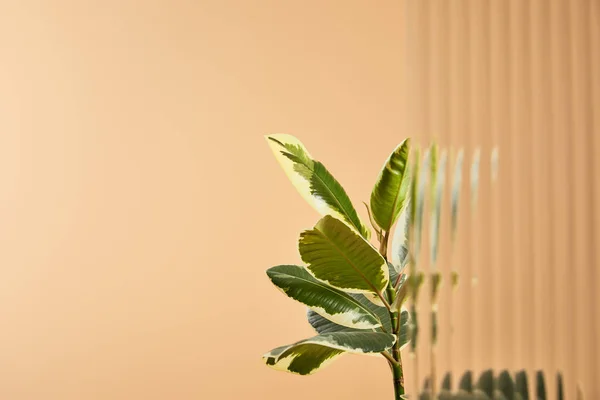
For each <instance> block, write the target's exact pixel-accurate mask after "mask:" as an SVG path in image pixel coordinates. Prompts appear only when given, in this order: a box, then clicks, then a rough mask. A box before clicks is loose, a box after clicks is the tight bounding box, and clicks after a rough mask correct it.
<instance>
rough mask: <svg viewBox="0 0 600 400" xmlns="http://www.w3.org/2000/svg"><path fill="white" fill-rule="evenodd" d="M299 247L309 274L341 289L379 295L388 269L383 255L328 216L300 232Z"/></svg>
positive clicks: (384, 286)
mask: <svg viewBox="0 0 600 400" xmlns="http://www.w3.org/2000/svg"><path fill="white" fill-rule="evenodd" d="M299 249H300V256H301V257H302V261H304V262H305V263H307V269H308V270H309V271H310V272H311V274H313V275H314V276H315V277H316V278H317V279H319V280H321V281H323V282H327V283H328V284H329V285H331V286H334V287H337V288H339V289H342V290H344V291H345V292H348V293H375V294H380V293H381V292H382V291H383V290H384V289H385V288H386V286H387V284H388V281H389V270H388V266H387V263H386V261H385V260H384V259H383V257H382V256H381V255H380V254H379V253H378V252H377V250H376V249H375V248H374V247H373V246H372V245H371V244H370V243H369V242H367V241H366V240H365V239H363V238H362V237H361V236H359V235H358V234H357V233H356V232H355V231H353V230H351V229H350V228H349V227H348V226H346V225H345V224H344V223H342V222H340V221H339V220H337V219H335V218H333V217H331V216H325V217H323V218H322V219H321V220H320V221H319V222H317V224H316V225H315V227H314V229H311V230H308V231H304V232H303V233H302V234H301V235H300V243H299Z"/></svg>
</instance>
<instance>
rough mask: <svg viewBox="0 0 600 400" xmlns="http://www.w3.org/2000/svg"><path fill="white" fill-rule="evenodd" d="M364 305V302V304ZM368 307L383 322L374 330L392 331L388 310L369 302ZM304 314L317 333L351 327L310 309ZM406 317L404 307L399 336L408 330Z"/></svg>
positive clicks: (344, 329)
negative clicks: (339, 323)
mask: <svg viewBox="0 0 600 400" xmlns="http://www.w3.org/2000/svg"><path fill="white" fill-rule="evenodd" d="M353 296H360V295H353ZM362 301H363V302H367V301H368V300H366V299H363V300H362ZM365 305H366V304H365ZM369 307H371V308H372V311H373V312H374V313H375V314H377V315H378V317H379V319H380V320H381V321H382V322H383V326H381V327H379V328H376V329H375V331H376V332H384V333H389V332H391V331H392V321H391V319H390V314H389V312H388V310H387V309H386V308H384V307H378V306H376V305H374V304H371V305H370V306H369ZM306 316H307V319H308V323H309V324H310V325H311V326H312V327H313V329H314V330H315V331H316V332H317V333H331V332H348V331H351V330H353V329H348V328H346V327H344V326H341V325H338V324H336V323H335V322H332V321H330V320H328V319H326V318H324V317H322V316H321V315H319V314H317V313H315V312H314V311H312V310H310V309H309V310H307V312H306ZM408 318H409V313H408V311H407V310H406V309H403V310H402V312H401V318H400V324H401V327H402V328H401V336H402V335H403V334H404V333H406V332H403V331H402V330H403V329H405V330H408ZM406 339H407V340H408V336H407V337H406Z"/></svg>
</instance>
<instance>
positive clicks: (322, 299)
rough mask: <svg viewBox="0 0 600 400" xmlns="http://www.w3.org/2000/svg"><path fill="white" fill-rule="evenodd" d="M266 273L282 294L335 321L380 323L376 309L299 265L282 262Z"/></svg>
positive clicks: (369, 326)
mask: <svg viewBox="0 0 600 400" xmlns="http://www.w3.org/2000/svg"><path fill="white" fill-rule="evenodd" d="M267 275H268V276H269V278H270V279H271V281H272V282H273V284H274V285H275V286H277V287H278V288H279V289H281V291H282V292H283V293H285V294H286V295H288V296H289V297H291V298H292V299H294V300H296V301H299V302H300V303H302V304H304V305H306V306H308V307H309V308H310V309H311V310H313V311H315V312H316V313H318V314H320V315H322V316H323V317H325V318H327V319H329V320H331V321H334V322H335V323H336V324H339V325H342V326H345V327H349V328H356V329H372V328H377V327H379V326H381V322H380V321H379V319H378V318H377V316H376V315H375V314H373V312H372V311H371V310H370V309H369V308H367V307H365V306H364V305H363V304H361V303H360V302H359V301H358V300H356V299H355V298H354V297H352V296H350V295H349V294H347V293H345V292H343V291H341V290H339V289H336V288H334V287H331V286H329V285H327V284H326V283H323V282H321V281H319V280H317V279H315V278H314V277H313V276H312V275H311V274H310V273H309V272H308V271H307V270H306V269H304V268H303V267H300V266H297V265H279V266H276V267H273V268H270V269H269V270H267Z"/></svg>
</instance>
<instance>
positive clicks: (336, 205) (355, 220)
mask: <svg viewBox="0 0 600 400" xmlns="http://www.w3.org/2000/svg"><path fill="white" fill-rule="evenodd" d="M266 139H267V142H268V144H269V146H270V148H271V150H272V151H273V154H274V155H275V158H276V159H277V161H278V162H279V164H280V165H281V167H282V168H283V170H284V171H285V173H286V175H287V176H288V178H289V179H290V180H291V181H292V183H293V185H294V186H295V187H296V189H297V190H298V192H299V193H300V194H301V195H302V197H304V199H305V200H306V201H307V202H308V203H309V204H310V205H311V206H312V207H313V208H314V209H315V210H317V211H318V212H319V213H320V214H321V215H331V216H333V217H336V218H338V219H340V220H341V221H343V222H344V223H346V224H347V225H348V226H350V227H351V228H352V229H354V230H356V231H357V232H359V233H360V234H361V236H363V237H364V238H365V239H367V240H368V239H369V238H370V236H371V231H370V230H369V229H368V228H367V226H366V225H365V224H364V223H363V222H362V221H361V219H360V217H359V216H358V213H357V212H356V209H355V208H354V206H353V205H352V202H351V201H350V198H349V197H348V194H347V193H346V191H345V190H344V188H343V187H342V186H341V185H340V183H339V182H338V181H337V180H336V179H335V178H334V177H333V175H331V173H329V171H328V170H327V169H326V168H325V166H324V165H323V164H322V163H321V162H319V161H317V160H314V159H313V158H312V157H311V155H310V154H309V153H308V151H307V150H306V148H305V147H304V145H303V144H302V143H301V142H300V141H299V140H298V139H296V138H295V137H293V136H291V135H285V134H276V135H268V136H266Z"/></svg>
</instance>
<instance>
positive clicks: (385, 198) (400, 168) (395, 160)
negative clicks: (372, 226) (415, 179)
mask: <svg viewBox="0 0 600 400" xmlns="http://www.w3.org/2000/svg"><path fill="white" fill-rule="evenodd" d="M409 152H410V139H405V140H404V141H403V142H402V143H401V144H400V145H398V147H396V149H395V150H394V151H393V152H392V154H391V155H390V156H389V157H388V159H387V161H386V163H385V165H384V166H383V169H382V170H381V172H380V173H379V176H378V178H377V183H375V186H374V187H373V191H372V192H371V212H372V214H373V219H374V220H375V222H376V223H377V225H379V227H380V228H381V229H383V230H384V231H389V230H390V229H391V228H392V225H394V222H395V221H396V218H398V215H399V214H400V211H401V210H402V208H403V207H404V205H405V203H406V200H407V198H408V196H409V192H410V174H409V168H408V157H409Z"/></svg>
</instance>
